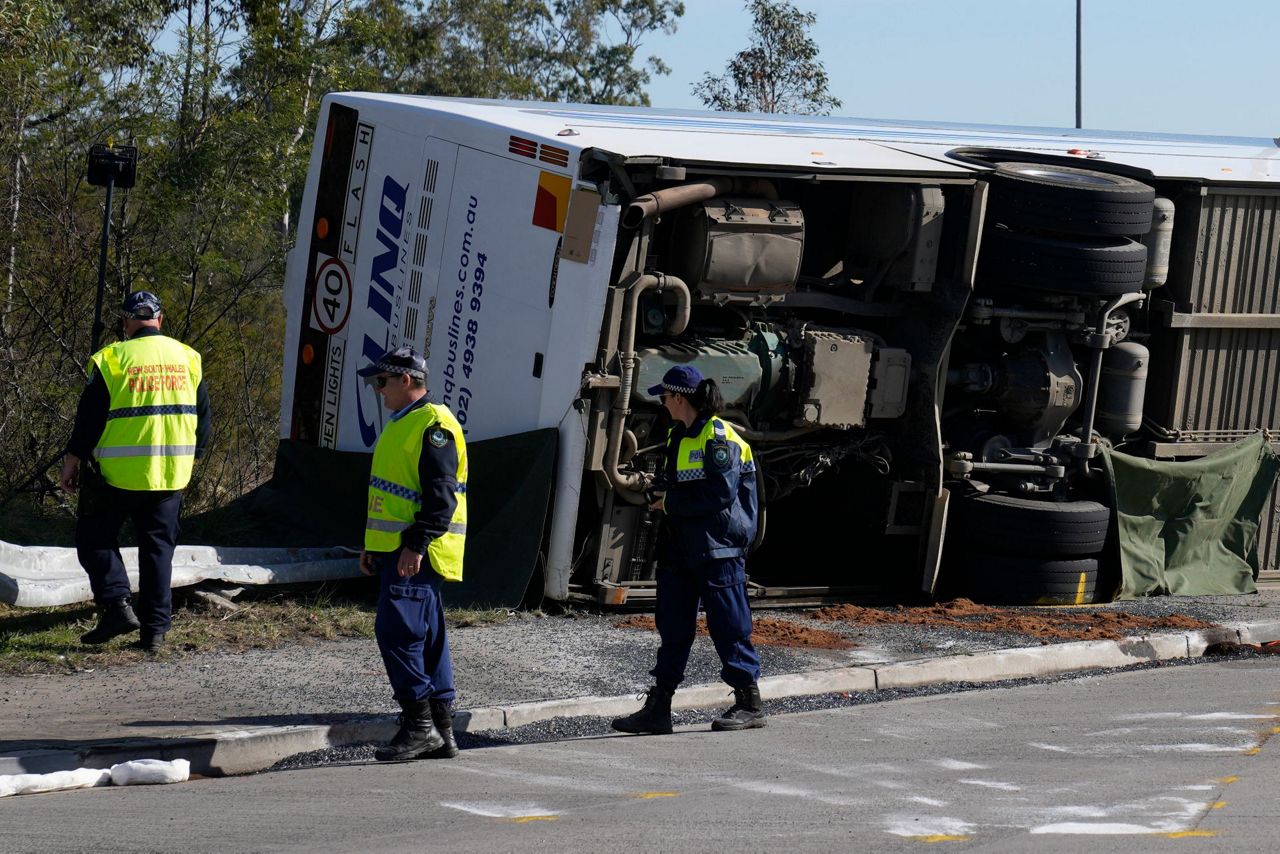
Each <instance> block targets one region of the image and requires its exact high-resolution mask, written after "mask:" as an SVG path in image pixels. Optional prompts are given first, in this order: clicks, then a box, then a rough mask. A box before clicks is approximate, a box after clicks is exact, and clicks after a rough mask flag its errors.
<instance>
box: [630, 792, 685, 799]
mask: <svg viewBox="0 0 1280 854" xmlns="http://www.w3.org/2000/svg"><path fill="white" fill-rule="evenodd" d="M636 797H637V798H643V799H644V800H646V801H648V800H652V799H653V798H678V797H680V793H679V792H641V793H640V794H638V795H636Z"/></svg>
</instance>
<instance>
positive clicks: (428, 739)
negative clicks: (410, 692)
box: [373, 699, 444, 762]
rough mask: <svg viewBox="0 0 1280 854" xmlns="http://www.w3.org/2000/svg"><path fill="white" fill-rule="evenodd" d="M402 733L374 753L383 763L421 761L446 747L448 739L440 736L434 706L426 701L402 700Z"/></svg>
mask: <svg viewBox="0 0 1280 854" xmlns="http://www.w3.org/2000/svg"><path fill="white" fill-rule="evenodd" d="M400 708H401V709H403V710H404V711H403V712H402V713H401V715H400V729H399V731H398V732H397V733H396V734H395V736H394V737H392V739H391V741H389V742H387V743H386V744H384V745H383V746H382V747H379V748H378V749H377V750H376V751H374V753H373V755H374V757H375V758H376V759H377V760H378V761H379V762H400V761H403V760H405V759H421V758H423V757H424V756H426V755H427V754H428V753H430V752H432V751H433V750H439V749H440V748H441V747H443V746H444V738H443V737H441V735H440V733H438V732H436V726H435V723H434V722H433V721H432V720H431V705H430V703H429V702H428V701H427V700H425V699H423V700H401V701H400Z"/></svg>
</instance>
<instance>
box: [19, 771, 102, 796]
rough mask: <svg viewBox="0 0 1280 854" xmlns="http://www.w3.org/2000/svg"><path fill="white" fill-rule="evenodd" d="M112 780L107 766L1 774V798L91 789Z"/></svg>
mask: <svg viewBox="0 0 1280 854" xmlns="http://www.w3.org/2000/svg"><path fill="white" fill-rule="evenodd" d="M110 782H111V772H110V771H108V770H107V769H106V768H77V769H75V770H74V771H53V772H51V773H49V774H0V798H3V797H7V796H9V795H35V794H39V793H40V792H57V791H59V790H61V789H90V788H92V787H94V786H105V785H107V784H108V783H110Z"/></svg>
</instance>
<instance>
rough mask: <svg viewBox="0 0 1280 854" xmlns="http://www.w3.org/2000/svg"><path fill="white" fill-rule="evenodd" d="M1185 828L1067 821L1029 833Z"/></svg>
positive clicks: (1143, 831) (1113, 832) (1121, 832)
mask: <svg viewBox="0 0 1280 854" xmlns="http://www.w3.org/2000/svg"><path fill="white" fill-rule="evenodd" d="M1185 829H1186V828H1184V827H1182V826H1181V825H1177V824H1171V823H1169V822H1157V823H1156V826H1154V827H1148V826H1146V825H1145V824H1088V823H1087V822H1080V821H1067V822H1063V823H1061V824H1045V825H1041V826H1040V827H1033V828H1031V829H1030V831H1029V832H1030V833H1075V834H1087V835H1092V836H1130V835H1135V834H1150V833H1177V832H1178V831H1179V830H1185Z"/></svg>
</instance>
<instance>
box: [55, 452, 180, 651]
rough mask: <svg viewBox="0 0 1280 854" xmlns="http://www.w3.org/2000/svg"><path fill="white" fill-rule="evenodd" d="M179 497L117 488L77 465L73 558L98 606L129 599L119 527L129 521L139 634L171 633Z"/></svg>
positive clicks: (178, 494) (127, 578) (176, 493)
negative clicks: (135, 565)
mask: <svg viewBox="0 0 1280 854" xmlns="http://www.w3.org/2000/svg"><path fill="white" fill-rule="evenodd" d="M181 507H182V493H181V492H177V491H163V492H160V491H155V492H146V491H135V490H132V489H118V488H116V487H114V486H112V485H111V484H109V483H107V482H106V481H105V480H103V479H102V475H100V474H97V473H96V472H93V471H91V470H90V469H89V467H88V465H87V464H83V465H81V478H80V505H79V514H78V516H77V518H76V556H77V557H78V558H79V559H80V565H81V566H82V567H84V571H85V572H86V573H88V575H89V587H90V588H91V589H92V590H93V598H94V600H95V601H96V602H98V604H103V603H106V602H113V601H115V600H117V599H123V598H126V597H127V596H128V595H129V575H128V573H126V572H125V569H124V561H123V560H121V559H120V528H121V526H122V525H124V523H125V520H126V519H128V520H130V521H132V522H133V532H134V538H135V539H136V540H137V541H138V595H137V597H136V599H135V601H134V611H135V612H136V613H137V615H138V621H139V622H140V623H141V624H142V632H143V634H158V633H161V632H167V631H168V630H169V622H170V620H171V619H172V615H173V592H172V590H171V589H170V583H171V582H172V580H173V550H174V548H175V547H176V546H177V544H178V512H179V510H180V509H181Z"/></svg>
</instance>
